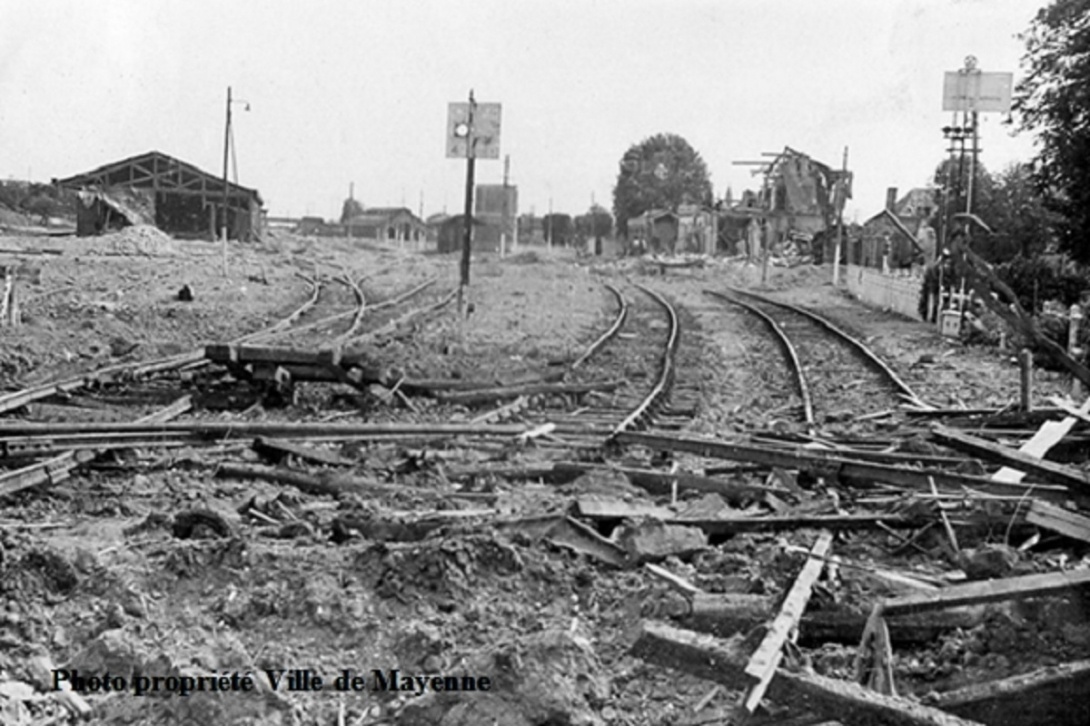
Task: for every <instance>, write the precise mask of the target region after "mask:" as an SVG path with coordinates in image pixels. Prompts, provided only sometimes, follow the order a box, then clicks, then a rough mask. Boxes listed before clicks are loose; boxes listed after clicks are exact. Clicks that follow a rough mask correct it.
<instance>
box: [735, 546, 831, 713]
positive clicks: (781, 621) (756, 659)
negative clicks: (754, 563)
mask: <svg viewBox="0 0 1090 727" xmlns="http://www.w3.org/2000/svg"><path fill="white" fill-rule="evenodd" d="M832 544H833V534H832V533H829V532H824V533H821V535H819V536H818V539H817V541H815V542H814V545H813V547H812V548H811V549H810V556H809V557H808V558H807V559H806V562H805V563H804V564H803V566H802V570H800V571H799V574H798V575H797V576H796V577H795V582H794V584H792V586H791V590H790V591H788V592H787V597H786V598H785V599H784V601H783V605H782V606H780V612H779V613H778V614H776V618H775V619H774V620H773V621H772V625H771V626H770V627H769V629H768V633H766V634H765V637H764V640H763V641H761V644H760V646H758V647H757V650H756V651H754V652H753V655H752V656H751V657H750V658H749V663H748V664H747V665H746V669H745V672H746V674H748V675H749V676H750V677H751V678H752V679H754V680H756V683H754V684H753V685H752V686H751V687H750V689H749V691H748V692H747V693H746V695H745V696H744V697H743V699H742V706H743V708H745V710H746V711H747V712H749V713H751V714H752V713H753V710H755V709H757V705H758V704H760V702H761V699H762V698H763V697H764V694H765V691H766V690H767V689H768V685H769V684H770V683H771V682H772V677H773V676H774V675H775V673H776V669H778V668H779V666H780V661H781V660H782V659H783V645H784V643H785V642H786V641H787V639H788V637H789V636H790V634H791V632H792V631H793V630H794V629H795V628H796V627H797V626H798V623H799V619H801V618H802V613H803V611H805V610H806V604H807V603H808V602H809V601H810V593H811V591H812V590H813V588H814V583H816V582H817V579H818V576H820V575H821V571H822V569H823V568H824V567H825V563H824V560H823V559H824V558H825V555H826V554H827V553H828V552H829V548H830V547H831V546H832Z"/></svg>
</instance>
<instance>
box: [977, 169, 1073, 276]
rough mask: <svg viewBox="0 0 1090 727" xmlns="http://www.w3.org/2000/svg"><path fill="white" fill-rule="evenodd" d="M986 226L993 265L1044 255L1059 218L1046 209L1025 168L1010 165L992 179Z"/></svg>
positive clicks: (1028, 170)
mask: <svg viewBox="0 0 1090 727" xmlns="http://www.w3.org/2000/svg"><path fill="white" fill-rule="evenodd" d="M990 214H991V217H990V219H988V220H987V222H988V225H989V226H990V227H991V228H992V230H993V231H994V232H995V236H994V240H993V254H991V255H989V256H988V257H989V259H990V260H991V261H993V262H995V261H1004V260H1010V259H1011V258H1013V257H1014V256H1016V255H1021V256H1022V257H1025V258H1030V257H1035V256H1037V255H1040V254H1042V253H1044V252H1045V251H1046V250H1047V249H1048V248H1049V247H1050V245H1051V243H1052V241H1053V240H1054V238H1055V233H1054V228H1055V226H1056V224H1057V222H1058V221H1059V216H1058V215H1057V214H1056V213H1055V212H1053V211H1051V210H1049V209H1048V207H1047V206H1046V204H1045V200H1044V198H1043V197H1042V196H1041V194H1040V193H1039V191H1038V190H1037V187H1036V185H1035V184H1034V182H1033V175H1032V171H1031V169H1030V167H1029V166H1027V165H1025V164H1011V165H1010V166H1009V167H1007V168H1006V169H1004V170H1003V171H1002V172H1000V173H999V174H997V175H996V176H995V193H994V204H993V206H992V209H991V210H990Z"/></svg>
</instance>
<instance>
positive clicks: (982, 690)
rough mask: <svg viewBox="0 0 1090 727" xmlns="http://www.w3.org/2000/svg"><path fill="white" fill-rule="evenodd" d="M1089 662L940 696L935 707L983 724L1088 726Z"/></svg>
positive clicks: (1089, 712) (1033, 672) (1060, 665)
mask: <svg viewBox="0 0 1090 727" xmlns="http://www.w3.org/2000/svg"><path fill="white" fill-rule="evenodd" d="M1087 683H1090V659H1083V660H1080V661H1073V662H1068V663H1066V664H1058V665H1056V666H1049V667H1044V668H1042V669H1035V670H1034V671H1031V672H1027V673H1025V674H1018V675H1016V676H1011V677H1006V678H1005V679H997V680H995V681H991V682H984V683H980V684H970V685H969V686H966V687H962V688H961V689H955V690H952V691H949V692H943V693H942V694H939V695H938V697H937V698H936V700H935V706H937V707H938V708H940V709H944V710H948V711H950V712H952V713H953V714H958V715H961V716H963V717H967V718H970V719H976V720H980V721H982V722H984V723H986V724H1019V725H1021V724H1088V723H1090V700H1087V699H1086V685H1087Z"/></svg>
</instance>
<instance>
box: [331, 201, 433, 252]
mask: <svg viewBox="0 0 1090 727" xmlns="http://www.w3.org/2000/svg"><path fill="white" fill-rule="evenodd" d="M344 224H345V226H346V228H347V231H348V233H349V234H350V235H351V236H352V237H358V238H363V239H367V240H374V241H376V242H398V243H401V242H411V243H415V244H423V242H424V240H425V239H427V236H428V226H427V225H426V224H425V223H424V221H423V220H421V219H420V218H419V217H417V216H416V215H415V214H413V212H412V210H410V209H409V208H408V207H369V208H367V209H366V210H364V212H363V214H361V215H354V216H353V217H349V218H348V219H347V220H345V222H344Z"/></svg>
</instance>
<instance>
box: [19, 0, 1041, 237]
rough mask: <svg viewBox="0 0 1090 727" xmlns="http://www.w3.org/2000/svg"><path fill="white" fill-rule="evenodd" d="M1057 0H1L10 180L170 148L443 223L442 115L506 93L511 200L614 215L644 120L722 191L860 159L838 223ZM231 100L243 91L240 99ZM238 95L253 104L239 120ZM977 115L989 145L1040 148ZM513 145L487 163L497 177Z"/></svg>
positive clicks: (292, 201)
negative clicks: (780, 171) (965, 74)
mask: <svg viewBox="0 0 1090 727" xmlns="http://www.w3.org/2000/svg"><path fill="white" fill-rule="evenodd" d="M1045 1H1046V0H760V1H754V0H744V1H743V0H578V1H576V0H392V1H387V0H306V1H305V2H303V1H301V0H291V1H290V2H289V1H288V0H260V1H248V0H246V1H244V0H215V1H214V2H212V1H209V0H139V1H138V0H106V1H105V2H86V1H85V0H0V18H3V21H2V23H0V178H4V179H30V180H32V181H43V182H47V181H49V180H51V179H53V178H62V177H67V176H71V175H73V174H78V173H81V172H85V171H89V170H91V169H93V168H95V167H98V166H101V165H103V164H107V163H110V162H113V161H117V160H120V159H123V158H126V157H129V156H134V155H137V154H142V153H144V152H147V151H152V150H158V151H161V152H164V153H166V154H169V155H172V156H175V157H178V158H180V159H183V160H185V161H187V162H190V163H192V164H195V165H197V166H198V167H201V168H202V169H205V170H207V171H208V172H210V173H213V174H216V175H219V174H222V168H223V167H222V165H223V145H224V121H225V106H226V95H227V88H228V86H230V87H231V88H232V94H233V98H234V99H236V100H238V101H239V103H235V104H232V125H233V130H234V140H235V157H236V160H237V168H238V178H237V180H238V182H239V183H240V184H242V185H244V186H247V187H253V188H256V189H258V190H259V191H260V192H261V195H262V197H263V199H264V201H265V204H266V207H267V209H268V211H269V214H270V215H272V216H295V217H298V216H302V215H318V216H322V217H325V218H336V217H338V216H339V215H340V209H341V205H342V203H343V201H344V199H345V198H346V197H347V196H348V193H349V186H350V184H351V185H354V196H355V198H356V199H357V200H359V201H360V202H362V203H363V204H364V205H365V206H375V207H381V206H399V205H404V206H407V207H409V208H411V209H412V210H413V211H414V212H415V211H419V210H420V209H421V208H422V209H423V212H424V214H425V216H426V215H429V214H432V213H434V212H440V211H444V210H446V211H448V212H450V213H452V214H453V213H456V212H458V211H460V210H461V208H462V206H463V204H464V202H463V199H464V197H463V195H464V190H465V174H466V170H465V167H466V164H465V162H464V160H459V159H448V158H447V157H446V156H445V141H446V139H445V134H446V124H447V106H448V104H449V103H450V102H457V101H465V100H467V97H468V94H469V92H470V90H471V89H472V90H473V92H474V95H475V98H476V100H477V101H479V102H496V103H500V104H502V126H501V140H500V148H501V157H502V155H509V157H510V183H511V184H514V185H517V186H518V194H519V208H520V210H519V211H520V212H530V211H534V212H536V213H537V214H539V215H541V214H544V213H546V212H548V211H549V209H552V210H553V211H556V212H567V213H569V214H580V213H582V212H585V211H586V210H587V209H588V208H589V207H590V205H591V203H592V201H595V202H597V203H599V204H603V205H604V206H606V207H607V208H610V207H612V193H613V186H614V184H615V182H616V178H617V173H618V162H619V160H620V159H621V157H622V156H623V155H624V153H625V151H626V150H627V149H628V148H629V147H631V146H632V145H634V144H638V143H639V142H641V141H642V140H644V139H646V138H647V137H649V136H652V135H654V134H657V133H662V132H667V133H674V134H679V135H680V136H682V137H683V138H685V139H686V140H687V141H688V142H689V143H690V144H691V145H692V146H693V148H695V149H696V151H697V152H699V153H700V155H701V156H702V157H703V159H704V161H705V162H706V163H707V166H708V170H709V173H710V176H711V181H712V185H713V188H714V191H715V195H716V197H717V198H720V197H722V196H723V195H724V194H725V193H726V190H727V188H728V187H730V188H731V190H732V192H733V194H734V196H735V198H737V197H738V195H739V194H740V193H741V191H742V190H744V189H746V188H754V189H755V188H758V187H759V186H760V179H759V178H757V177H754V176H753V173H752V169H753V168H752V167H747V166H745V165H738V164H735V163H734V162H736V161H743V160H756V159H761V158H762V154H763V153H766V152H776V151H780V150H782V149H783V148H784V147H785V146H790V147H791V148H793V149H797V150H799V151H802V152H805V153H807V154H809V155H810V156H812V157H814V158H815V159H817V160H819V161H822V162H825V163H826V164H829V165H830V166H832V167H837V168H839V167H840V165H841V162H842V157H843V155H844V150H845V148H847V149H848V167H849V168H850V169H851V170H852V171H853V172H854V174H855V184H854V198H853V199H852V200H851V201H850V202H849V206H848V208H847V216H848V218H849V219H857V220H863V219H866V218H867V217H869V216H870V215H872V214H874V213H876V212H878V211H880V210H881V208H882V206H883V203H884V200H885V195H886V189H887V188H888V187H897V188H898V189H899V190H901V192H902V193H903V192H905V191H907V190H908V189H910V188H913V187H917V186H925V185H927V184H928V183H930V181H931V177H932V174H933V172H934V169H935V167H936V166H937V165H938V164H939V162H940V161H941V160H942V158H943V156H944V153H945V152H944V149H945V148H946V142H945V140H944V139H943V136H942V131H941V129H942V127H943V126H944V125H947V124H949V123H950V113H949V112H943V111H942V82H943V73H944V72H946V71H955V70H957V69H959V68H961V67H962V66H963V64H964V59H965V57H966V56H968V55H974V56H976V58H977V59H978V67H979V68H980V69H982V70H984V71H1007V72H1013V73H1014V74H1015V81H1016V82H1017V80H1018V78H1019V77H1020V73H1019V70H1020V69H1019V61H1020V58H1021V56H1022V55H1023V52H1024V45H1023V43H1022V42H1021V41H1020V40H1019V39H1018V38H1017V35H1018V34H1019V33H1021V32H1024V31H1025V30H1026V28H1027V27H1028V25H1029V23H1030V21H1031V19H1032V18H1033V16H1034V15H1035V14H1036V12H1037V10H1038V9H1039V7H1041V6H1042V5H1043V4H1045ZM243 102H245V103H243ZM246 104H248V106H249V110H248V111H247V110H246ZM1004 120H1005V119H1004V118H1003V117H1001V116H999V115H997V114H985V115H982V117H981V126H980V134H981V140H980V145H981V149H982V153H981V157H980V158H981V161H982V163H983V164H984V165H985V166H986V167H987V168H988V169H990V170H993V171H998V170H1000V169H1002V168H1003V167H1005V166H1007V165H1008V164H1010V163H1013V162H1017V161H1028V160H1029V159H1030V158H1031V156H1032V154H1033V140H1032V139H1031V138H1029V137H1028V136H1027V135H1026V134H1025V133H1021V134H1016V133H1014V132H1013V131H1012V129H1011V127H1010V126H1007V125H1003V124H1002V123H1001V122H1002V121H1004ZM502 179H503V160H502V158H501V159H499V160H485V159H482V160H479V161H477V163H476V180H477V182H478V183H486V184H487V183H496V184H498V183H501V182H502Z"/></svg>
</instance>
